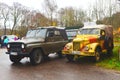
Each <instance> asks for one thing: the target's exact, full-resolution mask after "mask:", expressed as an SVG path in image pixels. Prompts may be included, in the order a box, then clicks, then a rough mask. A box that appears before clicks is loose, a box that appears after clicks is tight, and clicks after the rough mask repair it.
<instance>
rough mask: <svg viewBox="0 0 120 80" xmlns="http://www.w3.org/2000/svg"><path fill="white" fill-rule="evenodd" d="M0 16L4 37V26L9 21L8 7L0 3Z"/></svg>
mask: <svg viewBox="0 0 120 80" xmlns="http://www.w3.org/2000/svg"><path fill="white" fill-rule="evenodd" d="M0 14H1V16H0V17H1V19H3V23H4V24H3V26H4V35H6V25H7V21H8V19H9V6H8V5H7V4H4V3H0Z"/></svg>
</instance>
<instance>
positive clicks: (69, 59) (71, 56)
mask: <svg viewBox="0 0 120 80" xmlns="http://www.w3.org/2000/svg"><path fill="white" fill-rule="evenodd" d="M66 57H67V59H68V61H70V62H72V61H73V59H74V55H66Z"/></svg>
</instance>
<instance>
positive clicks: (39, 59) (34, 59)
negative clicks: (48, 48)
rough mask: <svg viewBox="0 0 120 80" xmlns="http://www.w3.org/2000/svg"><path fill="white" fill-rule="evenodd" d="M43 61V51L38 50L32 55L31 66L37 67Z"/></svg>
mask: <svg viewBox="0 0 120 80" xmlns="http://www.w3.org/2000/svg"><path fill="white" fill-rule="evenodd" d="M42 60H43V54H42V52H41V50H39V49H36V50H34V51H33V52H32V53H31V55H30V62H31V64H33V65H37V64H39V63H41V62H42Z"/></svg>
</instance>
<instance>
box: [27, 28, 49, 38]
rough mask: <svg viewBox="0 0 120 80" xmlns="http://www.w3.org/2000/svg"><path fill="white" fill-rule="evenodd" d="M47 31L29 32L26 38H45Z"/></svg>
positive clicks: (35, 30)
mask: <svg viewBox="0 0 120 80" xmlns="http://www.w3.org/2000/svg"><path fill="white" fill-rule="evenodd" d="M46 31H47V30H46V29H34V30H29V31H28V32H27V34H26V38H32V37H40V38H45V35H46Z"/></svg>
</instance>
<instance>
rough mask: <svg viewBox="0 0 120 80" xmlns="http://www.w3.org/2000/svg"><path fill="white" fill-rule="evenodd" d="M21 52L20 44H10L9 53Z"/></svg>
mask: <svg viewBox="0 0 120 80" xmlns="http://www.w3.org/2000/svg"><path fill="white" fill-rule="evenodd" d="M21 50H22V48H21V43H11V44H10V51H12V52H20V51H21Z"/></svg>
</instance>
